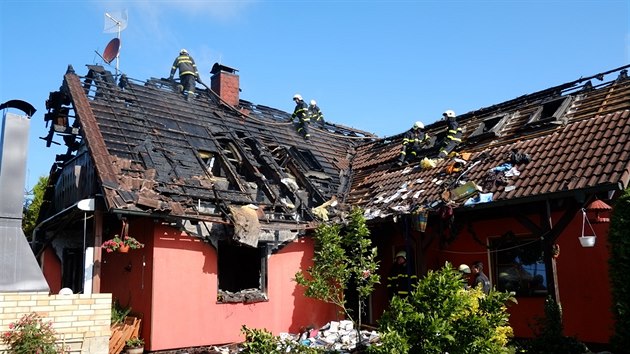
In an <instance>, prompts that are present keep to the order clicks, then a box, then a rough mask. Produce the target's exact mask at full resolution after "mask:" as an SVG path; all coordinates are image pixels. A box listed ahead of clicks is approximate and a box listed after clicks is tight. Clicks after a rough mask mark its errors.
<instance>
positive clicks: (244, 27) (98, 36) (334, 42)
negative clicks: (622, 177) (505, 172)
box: [0, 0, 630, 188]
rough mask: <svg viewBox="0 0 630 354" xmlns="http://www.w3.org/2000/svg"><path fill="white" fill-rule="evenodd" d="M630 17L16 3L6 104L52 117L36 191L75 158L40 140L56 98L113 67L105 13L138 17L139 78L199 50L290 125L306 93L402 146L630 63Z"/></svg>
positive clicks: (267, 2)
mask: <svg viewBox="0 0 630 354" xmlns="http://www.w3.org/2000/svg"><path fill="white" fill-rule="evenodd" d="M629 4H630V1H627V0H587V1H584V0H530V1H524V0H521V1H489V0H486V1H476V0H468V1H464V0H457V1H455V0H442V1H429V0H426V1H423V0H415V1H414V0H406V1H403V0H357V1H352V0H345V1H344V0H335V1H325V0H319V1H309V0H304V1H294V0H287V1H281V0H275V1H273V0H258V1H256V0H252V1H248V0H240V1H238V0H235V1H218V0H208V1H201V0H197V1H155V0H154V1H84V0H66V1H47V0H37V1H31V0H2V1H1V2H0V14H2V20H1V21H0V101H1V102H5V101H8V100H11V99H22V100H25V101H27V102H29V103H31V104H32V105H34V106H35V107H36V108H37V110H38V111H37V113H36V114H35V115H34V116H33V117H32V122H31V138H30V143H29V148H28V149H29V151H28V154H29V158H28V171H27V175H28V178H27V183H26V186H27V188H28V187H32V186H33V185H34V183H35V182H36V181H37V178H38V177H39V176H41V175H47V174H48V172H49V170H50V166H51V164H52V162H53V161H54V156H55V154H59V153H63V152H65V150H64V149H61V148H56V147H55V146H54V145H53V147H51V148H46V146H45V142H44V141H43V140H40V139H39V137H41V136H45V135H46V134H47V131H48V129H47V128H46V126H45V123H44V120H43V117H44V114H45V113H46V109H45V101H46V99H47V98H48V94H49V92H51V91H56V90H58V89H59V86H60V85H61V83H62V78H63V74H64V73H65V71H66V68H67V67H68V65H72V66H73V67H74V69H75V70H76V71H77V73H78V74H79V75H84V74H85V73H87V69H86V67H85V65H86V64H103V61H102V59H101V58H100V57H99V56H98V55H97V54H96V52H101V53H102V51H103V50H104V48H105V46H106V45H107V43H108V42H109V41H110V40H111V39H112V38H114V37H115V36H116V34H115V33H104V28H105V27H106V26H107V27H111V25H112V23H111V22H108V21H106V17H105V13H111V14H115V13H117V12H121V11H126V12H127V15H128V23H127V28H126V29H124V30H123V31H122V33H121V41H122V47H121V49H120V61H119V66H120V70H121V71H122V72H124V73H126V74H127V76H129V77H131V78H134V79H138V80H146V79H148V78H151V77H154V78H159V77H167V76H168V73H169V70H170V66H171V64H172V62H173V59H174V58H175V56H177V53H178V51H179V50H180V49H181V48H186V49H188V51H189V52H190V53H191V55H192V56H193V57H194V58H195V60H196V62H197V65H198V68H199V71H200V73H201V75H202V79H203V80H204V81H205V82H209V81H210V74H209V71H210V68H211V67H212V65H213V64H214V63H215V62H221V63H222V64H224V65H227V66H230V67H233V68H236V69H238V70H239V75H240V84H241V89H242V92H241V98H242V99H245V100H248V101H251V102H254V103H257V104H263V105H266V106H271V107H275V108H278V109H282V110H285V111H289V112H290V111H292V110H293V107H294V104H293V102H292V100H291V97H292V96H293V94H295V93H301V94H302V96H304V97H305V98H306V99H312V98H314V99H316V100H317V101H318V102H319V105H320V107H321V108H322V110H323V112H324V114H325V116H326V119H327V120H329V121H332V122H335V123H339V124H343V125H347V126H351V127H355V128H359V129H362V130H365V131H369V132H372V133H375V134H377V135H379V136H390V135H394V134H398V133H401V132H403V131H404V130H406V129H408V128H409V127H410V125H411V124H413V122H414V121H416V120H421V121H423V122H424V123H425V124H428V123H432V122H434V121H436V120H437V119H439V117H440V116H441V113H442V112H443V111H444V110H446V109H453V110H455V111H456V112H457V113H458V114H461V113H465V112H468V111H471V110H475V109H478V108H482V107H486V106H490V105H493V104H497V103H501V102H503V101H506V100H509V99H512V98H515V97H518V96H521V95H524V94H527V93H531V92H535V91H538V90H542V89H545V88H548V87H550V86H555V85H559V84H562V83H565V82H570V81H573V80H576V79H578V78H580V77H586V76H591V75H594V74H597V73H599V72H604V71H607V70H610V69H614V68H617V67H620V66H623V65H626V64H628V63H630V5H629ZM112 64H115V62H114V63H112ZM109 68H110V69H111V70H112V71H114V69H115V65H114V66H111V67H109ZM57 141H61V140H60V138H57Z"/></svg>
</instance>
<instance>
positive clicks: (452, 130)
mask: <svg viewBox="0 0 630 354" xmlns="http://www.w3.org/2000/svg"><path fill="white" fill-rule="evenodd" d="M442 117H444V120H445V121H446V125H447V126H448V131H447V132H446V137H445V138H444V140H443V141H442V144H441V147H440V152H439V153H438V158H441V159H443V158H445V157H447V156H448V154H450V153H451V151H453V149H455V147H456V146H457V145H459V143H461V142H462V128H460V127H459V124H458V123H457V118H456V116H455V112H454V111H452V110H450V109H449V110H446V111H445V112H444V113H442Z"/></svg>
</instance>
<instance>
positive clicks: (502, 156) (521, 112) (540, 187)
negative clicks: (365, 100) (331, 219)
mask: <svg viewBox="0 0 630 354" xmlns="http://www.w3.org/2000/svg"><path fill="white" fill-rule="evenodd" d="M626 68H627V67H622V68H618V69H615V70H611V71H609V72H606V73H603V74H598V75H595V76H593V77H590V78H584V79H580V80H577V81H574V82H570V83H567V84H563V85H560V86H556V87H552V88H550V89H546V90H543V91H540V92H536V93H533V94H529V95H525V96H522V97H519V98H516V99H514V100H510V101H507V102H504V103H501V104H497V105H494V106H491V107H487V108H483V109H480V110H477V111H473V112H469V113H466V114H463V115H460V116H458V117H457V119H458V122H459V125H460V127H461V128H463V138H462V143H461V144H460V145H459V146H458V147H457V148H456V152H457V153H456V154H451V155H450V157H449V158H447V159H436V158H435V157H436V155H437V152H438V149H439V146H440V142H441V140H442V139H443V138H444V136H445V135H446V129H447V128H446V125H445V122H443V121H439V122H436V123H434V124H431V125H429V126H427V129H426V131H427V132H428V134H429V135H430V136H431V137H432V140H431V142H430V143H429V144H428V146H426V147H425V148H424V149H423V150H422V152H421V154H420V159H418V160H417V161H415V162H412V163H411V164H409V165H407V166H400V167H399V166H397V165H396V164H395V162H396V159H397V157H398V154H399V153H400V149H401V143H402V136H394V137H392V138H389V139H384V140H381V141H375V142H369V143H366V144H363V145H361V146H359V147H358V148H357V156H356V158H355V159H354V160H353V164H352V169H353V181H352V187H351V191H350V193H349V195H348V198H347V199H346V202H348V203H350V204H356V205H360V206H362V207H363V208H365V209H366V217H367V218H368V219H376V218H384V217H388V216H392V215H396V214H402V213H410V212H414V211H416V210H419V209H424V210H428V211H431V210H437V209H438V208H440V207H442V206H444V205H447V206H452V207H460V206H465V207H466V206H467V207H475V206H479V205H480V204H483V203H489V204H485V205H487V206H492V205H503V204H508V203H516V202H521V201H524V200H534V199H544V198H553V196H554V195H556V196H559V195H566V194H567V193H573V194H574V193H575V192H576V191H582V192H584V193H586V192H597V191H610V190H619V189H623V188H625V187H627V186H628V183H629V180H630V153H629V152H628V151H630V112H629V111H628V109H629V108H630V80H629V79H628V77H627V70H626ZM608 74H612V75H611V76H613V78H612V79H611V80H610V81H606V82H603V83H601V84H599V85H597V86H594V85H593V84H592V80H593V79H599V81H603V79H604V77H605V75H608ZM425 157H426V159H423V158H425ZM497 202H498V203H500V204H497Z"/></svg>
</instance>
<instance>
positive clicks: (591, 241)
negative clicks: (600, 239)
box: [578, 236, 595, 247]
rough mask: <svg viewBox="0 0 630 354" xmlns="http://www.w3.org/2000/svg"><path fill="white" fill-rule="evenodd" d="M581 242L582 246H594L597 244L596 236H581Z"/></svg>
mask: <svg viewBox="0 0 630 354" xmlns="http://www.w3.org/2000/svg"><path fill="white" fill-rule="evenodd" d="M578 238H579V239H580V244H581V245H582V247H593V246H595V236H580V237H578Z"/></svg>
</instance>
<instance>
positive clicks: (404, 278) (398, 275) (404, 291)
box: [387, 251, 418, 299]
mask: <svg viewBox="0 0 630 354" xmlns="http://www.w3.org/2000/svg"><path fill="white" fill-rule="evenodd" d="M417 281H418V277H417V276H416V275H415V272H414V271H413V269H412V267H411V263H408V262H407V252H406V251H399V252H398V253H396V256H394V264H393V265H392V269H391V270H390V272H389V277H388V278H387V290H388V293H389V297H390V299H391V298H392V297H394V296H399V297H406V296H408V295H409V293H410V292H411V290H412V289H413V284H415V283H416V282H417Z"/></svg>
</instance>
